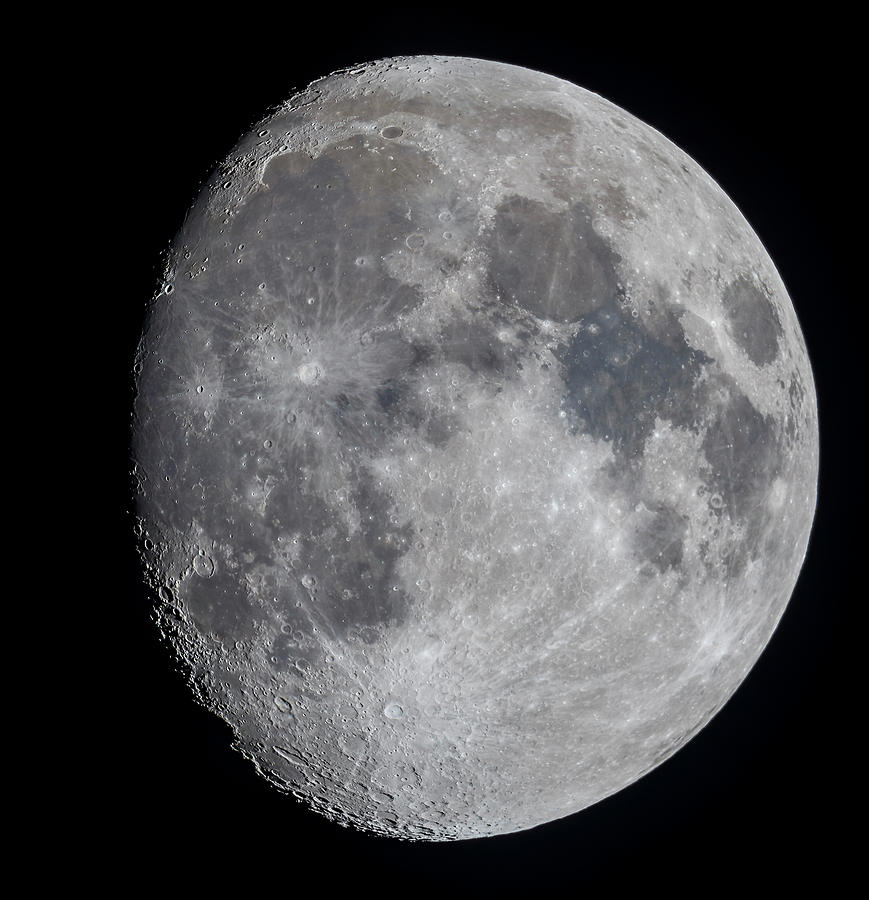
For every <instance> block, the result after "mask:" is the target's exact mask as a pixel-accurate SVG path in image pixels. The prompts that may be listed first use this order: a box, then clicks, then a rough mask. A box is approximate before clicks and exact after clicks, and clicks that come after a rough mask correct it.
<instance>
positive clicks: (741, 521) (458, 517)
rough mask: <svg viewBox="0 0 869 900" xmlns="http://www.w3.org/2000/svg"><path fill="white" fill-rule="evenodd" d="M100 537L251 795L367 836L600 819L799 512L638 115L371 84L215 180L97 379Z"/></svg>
mask: <svg viewBox="0 0 869 900" xmlns="http://www.w3.org/2000/svg"><path fill="white" fill-rule="evenodd" d="M135 372H136V384H137V396H136V401H135V410H134V424H133V431H132V450H133V457H134V462H133V467H132V472H133V477H134V488H135V493H136V508H137V520H136V536H137V540H138V546H139V549H140V553H141V558H142V562H143V574H144V578H145V581H146V583H147V584H148V585H149V586H150V588H152V589H153V593H154V598H155V618H156V619H157V622H158V625H159V628H160V630H161V632H162V634H163V635H164V636H165V638H166V640H167V641H168V642H169V643H170V644H171V646H172V647H173V648H174V650H175V651H176V653H177V656H178V659H179V661H180V663H181V664H182V666H183V668H184V671H185V672H186V673H187V675H188V677H189V681H190V685H191V688H192V690H193V693H194V696H195V698H196V699H197V700H198V701H199V702H200V703H202V704H204V705H205V706H207V707H208V708H209V709H211V710H213V711H214V712H215V713H216V714H217V715H218V716H220V717H221V718H223V719H224V720H225V721H226V722H228V723H229V724H230V725H231V727H232V729H233V733H234V736H235V746H236V747H237V749H238V750H239V751H240V752H241V753H242V754H244V756H245V757H246V758H248V759H249V760H250V761H251V762H252V763H253V764H254V765H255V766H256V769H257V771H258V772H259V773H260V774H261V775H262V776H263V777H264V778H266V779H268V781H270V782H271V783H272V784H273V785H274V786H275V787H276V788H277V789H278V790H280V791H283V792H286V793H289V794H293V795H295V796H296V797H297V798H299V799H301V800H302V801H304V802H305V803H307V804H308V805H309V806H310V807H312V808H314V809H315V810H317V811H318V812H320V813H322V814H323V815H325V816H327V817H328V818H330V819H332V820H333V821H335V822H338V823H340V824H343V825H351V826H354V827H356V828H358V829H362V830H365V831H369V832H376V833H379V834H383V835H388V836H392V837H396V838H401V839H405V840H429V841H443V840H461V839H467V838H477V837H484V836H488V835H497V834H504V833H509V832H515V831H519V830H522V829H527V828H532V827H534V826H536V825H539V824H541V823H544V822H548V821H551V820H553V819H557V818H560V817H563V816H567V815H570V814H572V813H575V812H577V811H579V810H582V809H584V808H586V807H588V806H590V805H592V804H594V803H597V802H599V801H601V800H603V799H604V798H606V797H607V796H610V795H612V794H614V793H616V792H617V791H620V790H622V789H623V788H625V787H626V786H628V785H630V784H631V783H633V782H634V781H636V780H637V779H639V778H641V777H642V776H643V775H644V774H645V773H647V772H649V771H650V770H652V769H654V768H655V767H656V766H658V765H659V764H660V763H662V762H663V761H664V760H666V759H667V758H668V757H670V756H672V755H673V754H674V753H675V752H676V751H677V750H678V749H679V748H680V747H681V746H683V745H684V744H685V743H686V742H687V741H688V740H690V738H691V737H692V736H693V735H695V734H696V733H697V732H698V731H699V730H700V729H701V728H703V726H704V725H705V724H706V723H707V722H709V720H710V719H711V718H712V717H713V716H714V715H715V714H716V712H717V711H718V710H720V709H721V708H722V706H723V705H724V704H725V703H726V702H727V700H728V698H729V697H731V695H732V694H733V693H734V692H735V691H736V689H737V688H738V686H739V684H740V683H741V682H742V680H743V679H744V678H745V676H746V675H747V673H748V672H749V670H750V669H751V667H752V666H753V665H754V663H755V662H756V661H757V659H758V657H759V656H760V654H761V653H762V651H763V649H764V647H765V646H766V644H767V642H768V641H769V640H770V637H771V635H772V634H773V631H774V630H775V628H776V625H777V623H778V621H779V619H780V617H781V616H782V614H783V612H784V609H785V607H786V604H787V602H788V600H789V598H790V595H791V592H792V590H793V588H794V585H795V583H796V580H797V577H798V574H799V571H800V568H801V565H802V563H803V560H804V557H805V553H806V548H807V542H808V537H809V532H810V528H811V524H812V518H813V515H814V509H815V502H816V485H817V475H818V417H817V404H816V397H815V389H814V382H813V378H812V372H811V367H810V363H809V359H808V356H807V353H806V347H805V343H804V340H803V336H802V333H801V331H800V327H799V323H798V321H797V318H796V315H795V312H794V309H793V306H792V304H791V302H790V299H789V297H788V294H787V290H786V288H785V286H784V284H783V283H782V280H781V278H780V276H779V274H778V272H777V271H776V268H775V266H774V264H773V262H772V261H771V260H770V258H769V256H768V254H767V253H766V251H765V249H764V247H763V245H762V244H761V242H760V240H759V239H758V237H757V236H756V234H755V233H754V232H753V231H752V229H751V227H750V225H749V224H748V223H747V222H746V220H745V218H744V217H743V216H742V215H741V213H740V212H739V210H738V209H737V208H736V206H735V205H734V204H733V202H732V201H731V200H729V199H728V197H727V196H726V195H725V194H724V192H723V191H722V190H721V188H720V187H719V186H718V185H717V184H716V183H715V182H714V181H713V180H712V179H711V178H710V177H709V175H707V174H706V173H705V172H704V171H703V169H701V168H700V166H699V165H698V164H697V163H696V162H695V161H694V160H692V159H691V158H690V157H688V156H687V155H686V154H685V153H684V152H682V151H681V150H680V149H679V148H678V147H676V146H675V145H674V144H672V143H671V142H670V141H669V140H667V139H666V138H665V137H664V136H662V135H661V134H660V133H658V132H657V131H655V130H654V129H653V128H651V127H650V126H649V125H646V124H644V123H643V122H640V121H639V120H638V119H636V118H635V117H633V116H632V115H630V114H629V113H628V112H626V111H624V110H622V109H620V108H619V107H617V106H615V105H613V104H612V103H610V102H608V101H607V100H605V99H603V98H602V97H600V96H597V95H596V94H593V93H590V92H589V91H586V90H584V89H582V88H580V87H577V86H576V85H573V84H570V83H568V82H566V81H563V80H561V79H559V78H556V77H553V76H551V75H547V74H543V73H540V72H535V71H531V70H528V69H524V68H519V67H516V66H512V65H507V64H503V63H497V62H489V61H483V60H478V59H466V58H457V57H435V56H417V57H407V58H393V59H385V60H380V61H377V62H373V63H370V64H366V65H360V66H356V67H354V68H351V69H346V70H343V71H340V72H337V73H334V74H332V75H330V76H328V77H326V78H324V79H321V80H319V81H316V82H314V83H313V84H311V85H310V86H309V87H308V88H307V89H305V90H304V91H301V92H300V93H298V94H296V95H295V96H293V97H292V98H291V99H290V100H289V101H287V102H286V103H285V104H283V105H282V106H280V107H279V108H278V109H276V110H274V111H272V112H271V113H270V114H269V115H268V116H266V118H264V119H263V120H262V121H261V122H260V123H259V124H258V125H257V126H256V127H255V128H254V129H253V130H252V131H251V132H250V133H249V134H248V135H246V136H245V137H243V138H242V139H241V141H240V142H239V143H238V145H237V146H236V148H235V149H234V150H233V152H232V153H231V154H230V155H229V157H228V158H227V159H226V160H225V161H224V162H223V164H222V165H220V166H219V167H218V169H217V170H216V172H215V173H214V175H213V176H212V178H211V179H210V181H209V182H208V183H207V184H206V186H205V187H204V189H203V190H202V193H201V195H200V196H199V198H198V199H197V201H196V202H195V204H194V205H193V207H192V208H191V210H190V212H189V214H188V216H187V218H186V221H185V223H184V225H183V227H182V229H181V231H180V233H179V234H178V235H177V237H176V238H175V240H174V242H173V244H172V246H171V249H170V252H169V255H168V260H167V263H166V269H165V277H164V281H163V284H162V286H161V288H160V290H159V291H158V292H157V294H156V296H155V297H154V298H153V300H152V302H151V304H150V306H149V310H148V315H147V321H146V325H145V329H144V333H143V335H142V338H141V342H140V345H139V349H138V352H137V357H136V363H135Z"/></svg>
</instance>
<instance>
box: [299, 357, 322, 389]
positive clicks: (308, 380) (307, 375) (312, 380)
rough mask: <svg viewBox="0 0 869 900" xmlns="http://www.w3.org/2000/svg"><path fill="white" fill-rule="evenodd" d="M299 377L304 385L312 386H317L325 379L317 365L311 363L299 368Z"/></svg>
mask: <svg viewBox="0 0 869 900" xmlns="http://www.w3.org/2000/svg"><path fill="white" fill-rule="evenodd" d="M298 375H299V381H301V382H302V384H307V385H312V384H317V382H318V381H319V380H320V379H321V378H322V377H323V371H322V369H321V368H320V367H319V366H318V365H317V363H313V362H309V363H303V364H302V365H301V366H299V369H298Z"/></svg>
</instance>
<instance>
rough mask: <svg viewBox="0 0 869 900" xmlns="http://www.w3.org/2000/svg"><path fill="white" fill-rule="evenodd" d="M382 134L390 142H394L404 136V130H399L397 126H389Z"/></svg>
mask: <svg viewBox="0 0 869 900" xmlns="http://www.w3.org/2000/svg"><path fill="white" fill-rule="evenodd" d="M380 134H381V135H382V136H383V137H385V138H386V139H387V140H388V141H394V140H395V139H396V138H400V137H401V136H402V135H403V134H404V129H403V128H399V127H398V126H397V125H387V127H386V128H384V129H383V130H382V131H381V132H380Z"/></svg>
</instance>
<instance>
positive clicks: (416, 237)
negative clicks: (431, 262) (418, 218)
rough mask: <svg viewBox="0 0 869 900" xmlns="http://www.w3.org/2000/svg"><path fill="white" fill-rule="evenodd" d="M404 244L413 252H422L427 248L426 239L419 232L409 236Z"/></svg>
mask: <svg viewBox="0 0 869 900" xmlns="http://www.w3.org/2000/svg"><path fill="white" fill-rule="evenodd" d="M404 242H405V244H407V246H408V247H410V249H411V250H422V248H423V247H424V246H425V237H424V236H423V235H421V234H420V233H419V232H418V231H417V232H414V233H413V234H410V235H408V236H407V238H406V239H405V241H404Z"/></svg>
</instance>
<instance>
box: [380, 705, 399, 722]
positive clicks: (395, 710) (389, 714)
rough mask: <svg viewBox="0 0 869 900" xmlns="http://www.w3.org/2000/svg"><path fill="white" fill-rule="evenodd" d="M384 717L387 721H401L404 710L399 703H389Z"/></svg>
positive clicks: (384, 711)
mask: <svg viewBox="0 0 869 900" xmlns="http://www.w3.org/2000/svg"><path fill="white" fill-rule="evenodd" d="M383 715H385V716H386V718H387V719H400V718H401V717H402V716H403V715H404V710H403V709H402V708H401V707H400V706H399V705H398V704H397V703H387V705H386V707H385V708H384V710H383Z"/></svg>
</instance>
